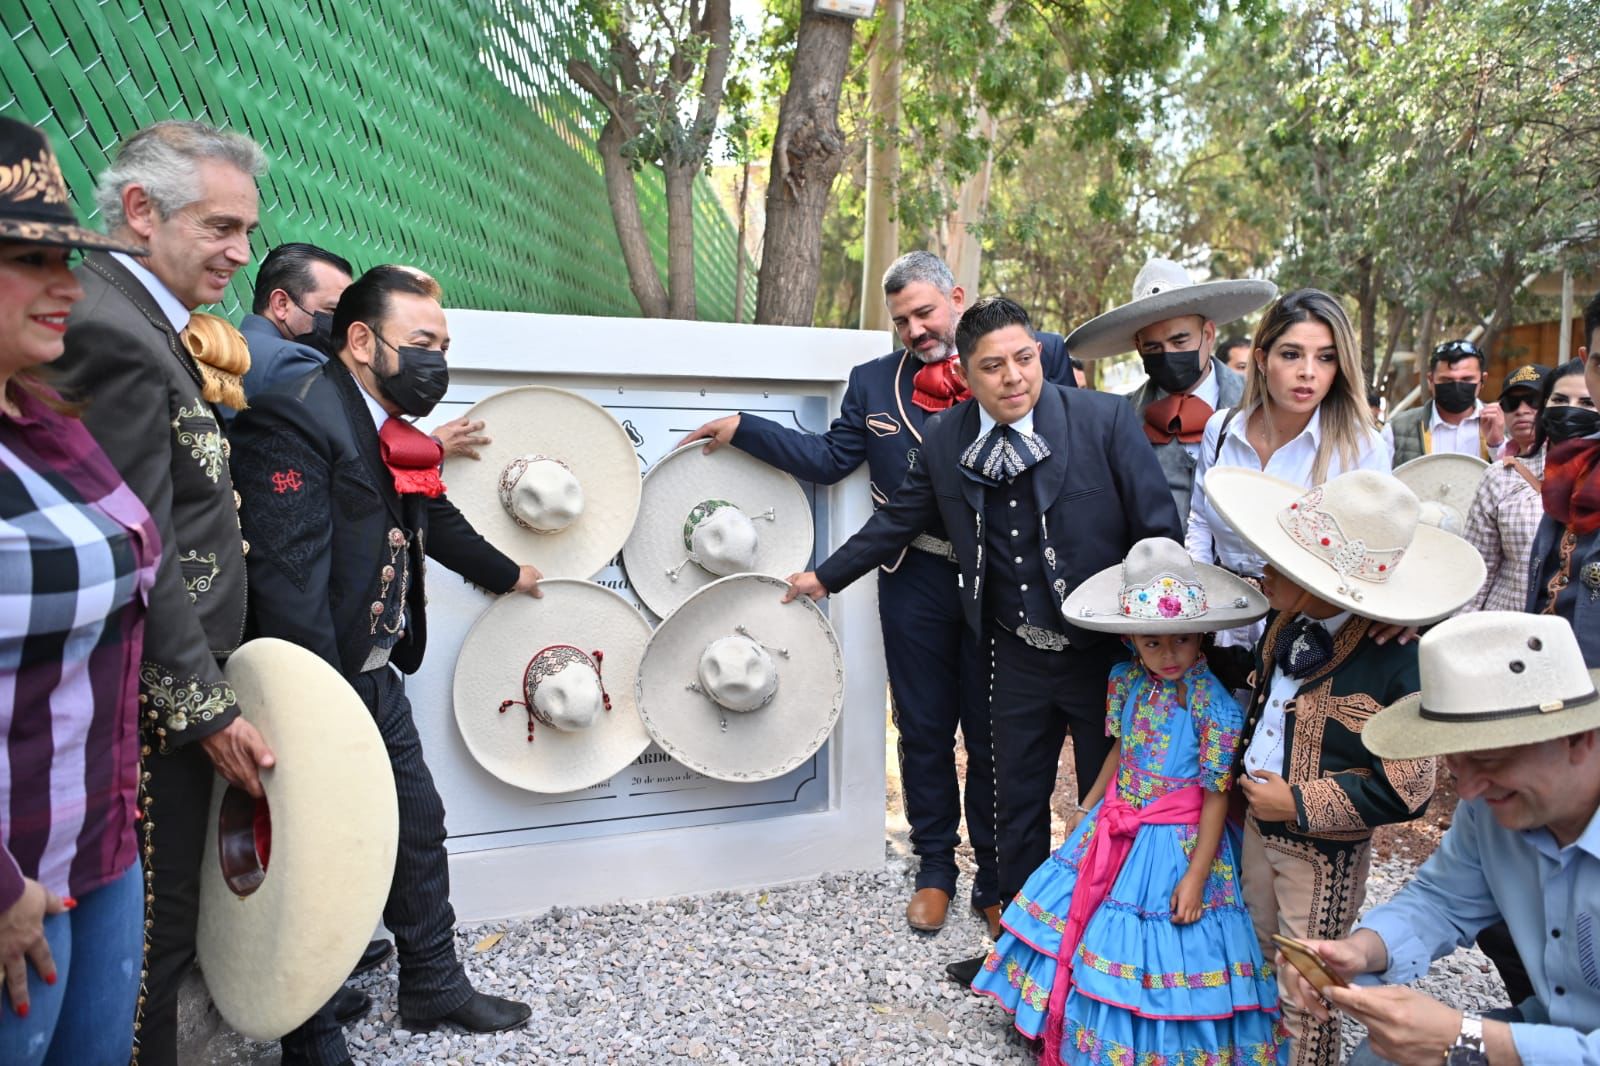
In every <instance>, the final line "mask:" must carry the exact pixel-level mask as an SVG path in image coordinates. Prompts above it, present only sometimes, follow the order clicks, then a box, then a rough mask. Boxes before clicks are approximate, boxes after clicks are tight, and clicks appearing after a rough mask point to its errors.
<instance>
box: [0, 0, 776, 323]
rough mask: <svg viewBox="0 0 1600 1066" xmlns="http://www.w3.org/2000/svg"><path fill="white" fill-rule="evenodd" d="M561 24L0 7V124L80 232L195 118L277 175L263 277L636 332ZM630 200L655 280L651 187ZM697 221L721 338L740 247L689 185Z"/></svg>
mask: <svg viewBox="0 0 1600 1066" xmlns="http://www.w3.org/2000/svg"><path fill="white" fill-rule="evenodd" d="M568 7H569V5H567V4H564V3H562V2H561V0H99V2H97V0H0V25H3V27H4V31H5V34H4V37H3V38H0V115H5V116H7V117H10V118H15V119H20V120H22V121H26V122H31V123H34V124H35V125H39V126H42V127H44V128H45V129H46V130H47V131H48V132H49V134H50V138H51V140H52V142H53V143H54V144H55V147H56V151H57V153H58V155H59V156H60V159H61V165H62V169H63V170H64V171H65V173H66V178H67V183H68V185H69V186H71V189H72V192H73V197H74V199H75V201H76V203H77V206H78V211H79V214H80V216H82V217H85V218H89V217H92V212H93V196H92V189H93V186H94V178H95V176H96V175H98V174H99V173H100V171H101V170H102V169H104V167H105V165H106V162H107V159H108V154H109V153H110V151H111V150H112V149H113V148H114V147H115V145H116V144H117V142H118V141H119V140H120V139H121V138H122V137H123V136H125V135H126V134H128V133H130V132H132V131H133V130H136V129H138V128H139V127H141V126H144V125H147V124H148V123H151V122H155V121H159V120H161V119H166V118H199V119H204V120H206V121H209V122H212V123H214V124H217V125H220V126H226V127H229V128H231V129H234V130H238V131H240V132H245V133H248V134H250V135H251V136H252V137H254V138H255V139H256V140H258V141H259V142H260V143H261V144H262V145H263V146H264V147H265V148H266V149H267V152H268V154H269V155H270V156H271V159H272V169H271V171H270V172H269V173H268V174H267V175H266V176H265V177H264V178H263V179H262V181H261V185H260V188H261V206H262V224H261V230H260V232H259V234H258V235H257V237H256V239H255V241H254V244H255V251H256V254H257V256H259V255H261V254H262V253H263V252H264V251H265V249H267V248H269V247H271V246H273V245H275V244H280V243H283V242H285V241H310V242H312V243H314V244H319V245H322V246H323V247H326V248H329V249H331V250H333V251H336V252H339V253H340V254H341V255H344V256H346V257H348V258H349V259H351V261H352V262H354V263H355V264H356V265H357V266H358V267H365V266H370V265H373V264H375V263H379V262H407V263H413V264H415V265H417V266H420V267H422V268H424V269H426V270H428V271H429V272H430V273H432V274H434V275H435V276H436V277H438V279H439V280H440V282H441V283H442V284H443V285H444V286H445V290H446V297H447V302H448V303H449V304H450V305H452V306H458V307H480V308H490V309H500V310H519V311H545V312H564V313H572V314H600V315H633V314H637V313H638V305H637V304H636V303H635V302H634V300H633V297H632V295H631V294H630V292H629V290H628V276H627V270H626V268H625V267H624V266H623V263H622V255H621V251H620V249H619V248H618V245H617V238H616V233H615V231H614V230H613V228H612V224H611V215H610V209H609V207H608V206H607V203H606V195H605V186H604V183H603V181H602V179H601V175H600V159H599V155H598V154H597V153H596V152H595V150H594V137H595V135H596V133H597V131H598V129H599V125H600V122H601V118H600V115H599V113H598V109H597V107H596V106H595V105H593V104H592V103H590V102H589V101H588V99H587V98H586V97H582V96H581V94H579V93H578V92H577V91H576V90H575V89H573V88H572V87H571V86H570V84H569V83H568V82H567V79H566V75H565V73H564V71H563V66H564V64H565V62H566V60H567V59H568V58H569V57H571V56H582V57H586V58H591V59H592V58H593V56H592V51H593V49H592V46H591V44H590V42H588V41H586V40H584V39H583V38H582V36H581V35H580V33H579V32H578V31H577V30H576V29H575V28H574V25H573V16H572V14H571V13H570V12H569V11H568ZM639 189H640V199H641V206H642V208H643V211H644V215H645V219H646V222H647V224H648V226H649V229H650V233H651V240H652V247H653V250H654V252H655V255H656V259H657V263H658V265H659V267H660V269H662V271H663V272H664V271H665V267H666V249H665V241H666V228H667V227H666V206H665V200H664V197H663V195H662V188H661V181H660V175H659V173H658V172H656V171H654V170H647V171H646V172H645V173H643V174H641V175H640V178H639ZM695 200H696V202H695V209H696V219H695V236H696V241H695V244H696V248H695V257H696V281H697V286H696V288H697V292H698V302H699V312H700V316H701V317H702V318H706V319H721V320H729V319H731V318H732V317H733V311H734V271H735V265H736V258H735V257H736V255H737V254H738V251H737V248H736V244H737V235H736V231H735V229H734V226H733V224H732V223H731V222H730V220H729V219H728V216H727V214H726V213H725V212H724V211H723V209H722V206H721V205H720V204H719V203H718V201H717V200H716V197H715V195H714V194H713V193H712V192H711V190H710V188H709V187H708V185H707V183H705V182H704V181H702V182H701V183H700V186H699V187H698V188H697V190H696V196H695ZM91 224H92V223H91ZM749 276H750V275H747V277H749ZM253 281H254V273H253V271H250V270H248V269H247V270H245V271H243V272H241V274H240V275H239V277H238V278H237V279H236V280H235V282H234V285H233V288H232V289H231V290H230V292H229V296H228V300H227V309H228V310H229V311H230V312H233V313H235V314H237V313H238V312H239V311H240V310H241V308H242V307H247V306H248V305H249V286H250V285H251V284H252V283H253ZM748 284H749V286H750V287H749V288H748V289H747V295H748V296H749V298H748V299H747V301H746V307H747V311H746V318H749V317H750V313H751V311H750V309H753V307H754V304H755V301H754V298H753V291H752V290H753V287H754V284H753V280H752V281H750V282H748Z"/></svg>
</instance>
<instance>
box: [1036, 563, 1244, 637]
mask: <svg viewBox="0 0 1600 1066" xmlns="http://www.w3.org/2000/svg"><path fill="white" fill-rule="evenodd" d="M1194 568H1195V570H1196V571H1198V572H1199V577H1200V582H1201V584H1203V585H1204V586H1205V590H1206V611H1205V613H1204V614H1202V615H1199V616H1196V617H1193V618H1129V617H1127V616H1125V615H1124V614H1123V613H1122V610H1121V603H1120V594H1121V592H1122V564H1121V563H1117V564H1116V565H1115V566H1108V567H1106V568H1105V569H1104V570H1102V571H1100V572H1099V573H1098V574H1095V575H1094V576H1093V577H1090V578H1089V579H1088V580H1087V581H1085V582H1084V583H1083V584H1081V585H1079V586H1078V587H1077V588H1075V589H1073V590H1072V594H1071V595H1069V596H1068V597H1067V600H1066V602H1065V603H1063V604H1062V605H1061V615H1062V617H1063V618H1065V619H1066V620H1067V621H1068V622H1071V623H1072V624H1073V625H1075V626H1078V627H1079V628H1081V629H1093V630H1098V631H1099V632H1102V633H1151V634H1160V633H1215V632H1217V631H1218V630H1222V629H1232V628H1234V627H1235V626H1242V625H1249V624H1250V623H1251V622H1254V621H1256V620H1257V619H1258V618H1261V617H1263V616H1264V615H1266V613H1267V598H1266V597H1265V596H1263V595H1261V593H1260V591H1259V590H1257V589H1256V587H1255V586H1254V585H1251V584H1250V583H1249V582H1248V581H1246V580H1244V579H1243V578H1241V577H1238V576H1237V575H1234V574H1231V573H1229V572H1228V571H1226V570H1224V569H1222V567H1220V566H1210V565H1208V564H1206V563H1196V564H1195V567H1194ZM1240 601H1243V604H1242V606H1236V604H1238V603H1239V602H1240Z"/></svg>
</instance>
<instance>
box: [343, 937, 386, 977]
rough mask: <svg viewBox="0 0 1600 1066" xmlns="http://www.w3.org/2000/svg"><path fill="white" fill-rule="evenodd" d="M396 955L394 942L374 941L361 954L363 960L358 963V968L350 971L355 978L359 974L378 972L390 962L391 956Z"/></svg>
mask: <svg viewBox="0 0 1600 1066" xmlns="http://www.w3.org/2000/svg"><path fill="white" fill-rule="evenodd" d="M393 954H394V942H393V941H389V940H374V941H373V942H372V943H370V944H368V945H367V950H365V951H363V952H362V953H361V958H360V959H359V960H358V961H357V962H356V968H355V969H353V970H351V971H350V976H351V977H354V976H355V975H356V974H358V973H366V972H367V971H368V970H376V969H377V968H378V967H379V966H382V965H383V964H384V963H386V962H388V961H389V956H391V955H393Z"/></svg>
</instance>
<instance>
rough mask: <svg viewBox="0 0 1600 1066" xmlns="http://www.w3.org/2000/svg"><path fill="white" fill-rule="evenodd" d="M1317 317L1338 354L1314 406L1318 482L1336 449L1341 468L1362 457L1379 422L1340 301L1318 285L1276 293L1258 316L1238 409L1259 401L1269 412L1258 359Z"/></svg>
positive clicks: (1269, 398)
mask: <svg viewBox="0 0 1600 1066" xmlns="http://www.w3.org/2000/svg"><path fill="white" fill-rule="evenodd" d="M1310 321H1317V322H1321V323H1322V324H1323V325H1325V326H1327V327H1328V330H1329V332H1331V333H1332V334H1333V347H1334V350H1335V351H1336V352H1338V354H1339V368H1338V372H1337V373H1336V374H1335V375H1334V378H1333V384H1332V385H1331V386H1330V387H1329V388H1328V395H1326V396H1324V397H1323V398H1322V403H1321V405H1320V406H1319V407H1318V411H1319V414H1320V418H1321V424H1322V440H1321V441H1320V442H1319V443H1318V444H1317V454H1316V458H1315V459H1314V460H1313V461H1312V464H1311V484H1312V485H1320V484H1322V483H1323V482H1324V481H1326V480H1328V466H1329V464H1330V463H1331V462H1332V461H1333V456H1334V453H1335V452H1337V453H1338V455H1339V459H1340V461H1341V462H1342V463H1343V465H1344V467H1345V469H1347V470H1348V469H1353V468H1354V467H1355V465H1356V463H1358V462H1360V460H1361V450H1362V447H1363V445H1365V444H1366V443H1367V439H1368V438H1369V437H1370V435H1371V434H1372V433H1375V432H1376V431H1377V426H1376V425H1375V424H1374V423H1373V421H1372V410H1371V408H1369V407H1368V406H1367V377H1366V374H1365V373H1364V372H1363V371H1362V369H1361V351H1360V348H1359V346H1358V345H1357V344H1356V334H1355V330H1354V329H1353V328H1352V327H1351V325H1350V319H1349V317H1348V316H1346V315H1345V313H1344V308H1343V307H1341V306H1340V305H1339V301H1338V300H1337V299H1335V298H1334V297H1333V296H1330V295H1329V294H1328V293H1325V292H1323V291H1322V290H1321V289H1296V290H1295V291H1294V292H1291V293H1286V294H1284V295H1283V296H1280V297H1278V299H1277V300H1276V301H1274V302H1273V304H1272V306H1270V307H1268V308H1267V310H1266V312H1265V313H1264V314H1262V316H1261V325H1260V326H1258V327H1256V336H1255V342H1254V350H1253V351H1252V352H1251V353H1250V367H1249V370H1248V372H1247V373H1246V375H1245V382H1244V398H1243V399H1242V400H1241V401H1240V404H1239V406H1240V409H1241V410H1245V411H1249V410H1251V409H1252V408H1254V406H1255V405H1256V404H1257V403H1259V404H1260V405H1261V407H1262V410H1263V411H1265V412H1266V413H1267V414H1268V415H1269V416H1270V414H1271V412H1272V394H1271V393H1270V392H1269V391H1268V389H1267V382H1266V376H1265V374H1264V373H1263V372H1262V368H1261V360H1260V359H1258V358H1257V357H1256V352H1260V353H1261V357H1262V358H1265V357H1266V354H1267V351H1268V349H1270V348H1271V347H1272V344H1273V342H1274V341H1276V340H1277V339H1278V338H1279V337H1281V336H1283V334H1284V333H1285V332H1286V331H1287V330H1288V329H1289V327H1290V326H1293V325H1296V324H1298V323H1301V322H1310Z"/></svg>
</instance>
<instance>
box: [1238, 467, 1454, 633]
mask: <svg viewBox="0 0 1600 1066" xmlns="http://www.w3.org/2000/svg"><path fill="white" fill-rule="evenodd" d="M1206 498H1207V499H1209V500H1210V501H1211V503H1212V505H1213V506H1215V507H1216V509H1217V513H1218V514H1219V515H1221V516H1222V519H1223V521H1225V522H1227V523H1228V525H1230V526H1232V527H1233V530H1234V532H1235V533H1237V534H1239V536H1240V537H1242V538H1243V539H1244V540H1245V541H1246V542H1247V543H1249V545H1250V546H1251V547H1252V548H1254V549H1255V550H1256V552H1257V553H1258V554H1260V555H1263V556H1265V557H1266V560H1267V562H1269V563H1271V564H1272V566H1273V568H1274V569H1275V570H1277V571H1278V572H1280V573H1282V574H1284V575H1285V576H1287V577H1288V578H1290V579H1291V580H1292V581H1294V582H1295V584H1297V585H1299V586H1301V587H1302V588H1305V589H1309V590H1310V591H1311V592H1312V593H1313V594H1314V595H1316V596H1319V597H1321V598H1322V599H1324V600H1327V601H1328V602H1329V603H1336V604H1338V605H1339V606H1340V607H1343V608H1345V609H1347V610H1350V611H1352V612H1354V613H1355V614H1358V615H1361V616H1363V617H1365V618H1373V619H1376V620H1377V621H1380V622H1392V623H1394V624H1396V625H1407V626H1409V625H1423V624H1426V623H1428V622H1435V621H1438V620H1439V619H1441V618H1443V617H1445V616H1446V615H1448V614H1450V613H1452V612H1453V611H1455V609H1456V608H1458V607H1460V606H1461V605H1462V604H1463V603H1466V602H1467V601H1468V600H1470V599H1471V598H1472V597H1473V594H1475V593H1476V592H1477V591H1478V588H1479V586H1481V585H1482V584H1483V579H1484V576H1485V573H1486V571H1485V570H1484V565H1483V558H1482V556H1480V555H1479V554H1478V550H1477V549H1476V548H1474V547H1473V546H1472V545H1471V544H1468V543H1467V542H1466V541H1464V540H1462V539H1461V538H1460V537H1458V536H1456V535H1455V534H1453V533H1446V532H1444V531H1443V530H1440V529H1437V528H1435V527H1433V526H1429V525H1425V524H1422V523H1421V522H1420V521H1419V515H1418V513H1419V511H1420V510H1421V504H1420V503H1419V502H1418V500H1417V497H1416V494H1415V493H1413V492H1412V491H1411V490H1410V489H1408V488H1406V487H1405V485H1404V484H1402V483H1401V482H1400V481H1399V480H1398V479H1397V478H1394V477H1391V476H1389V475H1388V474H1383V473H1379V472H1377V471H1374V470H1352V471H1350V472H1349V473H1347V474H1340V475H1339V476H1338V477H1336V478H1334V479H1333V480H1331V481H1329V482H1327V483H1326V484H1324V485H1321V486H1319V487H1317V488H1314V489H1312V490H1311V491H1310V492H1307V491H1306V489H1305V487H1304V486H1302V485H1296V484H1294V483H1293V482H1289V481H1283V480H1280V479H1278V478H1275V477H1272V476H1271V475H1269V474H1263V473H1261V472H1260V471H1259V470H1246V469H1243V468H1240V467H1231V466H1229V467H1223V466H1218V467H1212V468H1211V470H1210V471H1208V472H1207V473H1206Z"/></svg>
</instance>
